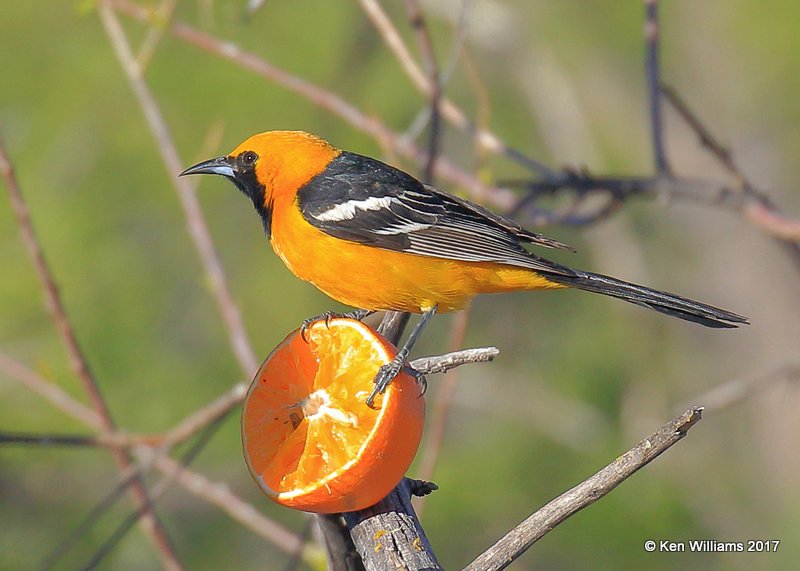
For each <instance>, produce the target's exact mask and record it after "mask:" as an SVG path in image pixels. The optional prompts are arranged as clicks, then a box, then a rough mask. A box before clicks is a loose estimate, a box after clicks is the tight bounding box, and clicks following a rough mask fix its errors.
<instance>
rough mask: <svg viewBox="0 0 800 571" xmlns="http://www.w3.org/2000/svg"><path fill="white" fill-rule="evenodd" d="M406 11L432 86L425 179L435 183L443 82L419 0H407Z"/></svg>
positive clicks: (427, 182)
mask: <svg viewBox="0 0 800 571" xmlns="http://www.w3.org/2000/svg"><path fill="white" fill-rule="evenodd" d="M405 5H406V12H407V13H408V18H409V20H410V21H411V27H412V28H413V30H414V31H415V32H416V36H417V45H418V46H419V51H420V54H421V56H422V61H423V65H424V66H425V73H426V74H427V76H428V85H429V86H430V89H429V94H428V100H429V108H430V128H429V132H428V133H429V134H428V153H427V157H426V159H425V168H424V169H423V170H422V172H423V179H422V180H423V181H424V182H425V183H426V184H433V173H434V172H435V170H436V158H437V156H438V154H439V146H440V141H441V130H440V117H441V115H440V113H439V105H440V102H441V99H442V84H441V82H440V80H439V64H438V62H437V61H436V53H435V51H434V49H433V41H432V40H431V35H430V31H429V30H428V24H427V23H426V21H425V16H424V15H423V14H422V8H421V7H420V5H419V2H418V0H405Z"/></svg>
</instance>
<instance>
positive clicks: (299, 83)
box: [112, 0, 517, 210]
mask: <svg viewBox="0 0 800 571" xmlns="http://www.w3.org/2000/svg"><path fill="white" fill-rule="evenodd" d="M112 2H113V5H114V6H115V7H116V8H117V9H118V10H119V12H120V13H121V14H124V15H125V16H127V17H129V18H132V19H134V20H137V21H139V22H143V23H147V22H149V21H150V19H151V15H150V12H149V11H148V10H146V9H145V8H143V7H142V6H139V5H138V4H136V3H135V2H130V1H129V0H112ZM169 31H170V33H171V34H172V35H173V36H174V37H176V38H178V39H179V40H182V41H184V42H186V43H188V44H190V45H192V46H194V47H196V48H198V49H200V50H203V51H205V52H208V53H210V54H213V55H215V56H217V57H220V58H222V59H224V60H228V61H231V62H233V63H235V64H237V65H239V66H241V67H243V68H244V69H247V70H249V71H252V72H253V73H256V74H257V75H259V76H261V77H264V78H265V79H267V80H269V81H271V82H273V83H275V84H277V85H280V86H282V87H284V88H285V89H288V90H290V91H292V92H294V93H296V94H298V95H300V96H302V97H304V98H305V99H307V100H308V101H310V102H312V103H313V104H314V105H316V106H318V107H319V108H320V109H324V110H326V111H329V112H331V113H333V114H334V115H336V116H338V117H340V118H341V119H343V120H344V121H346V122H347V123H349V124H350V125H351V126H352V127H354V128H356V129H358V130H359V131H362V132H364V133H367V134H369V135H370V136H371V137H373V138H374V139H375V140H377V141H380V142H383V143H386V144H389V145H390V146H391V147H392V149H393V150H394V151H395V152H397V153H398V154H400V155H402V156H404V157H407V158H411V159H413V160H415V161H420V162H423V161H424V160H425V153H424V151H422V150H420V149H419V148H417V147H416V146H415V145H413V144H412V143H411V142H410V141H408V140H407V139H406V138H405V137H402V136H401V135H398V134H397V133H395V132H393V131H392V130H391V129H389V128H388V127H387V126H386V125H385V124H383V123H382V122H381V121H380V120H379V119H378V118H377V117H375V116H373V115H367V114H365V113H363V112H361V111H360V110H359V109H357V108H356V107H354V106H353V105H351V104H350V103H348V102H347V101H345V100H344V99H342V98H341V97H339V96H338V95H336V94H334V93H332V92H330V91H328V90H326V89H323V88H321V87H319V86H318V85H314V84H313V83H311V82H309V81H307V80H305V79H303V78H301V77H298V76H297V75H294V74H291V73H289V72H287V71H286V70H284V69H281V68H279V67H277V66H275V65H273V64H272V63H270V62H268V61H267V60H265V59H264V58H262V57H259V56H258V55H256V54H254V53H252V52H248V51H245V50H243V49H242V48H240V47H239V46H238V45H236V44H234V43H232V42H226V41H222V40H220V39H218V38H215V37H214V36H211V35H209V34H206V33H205V32H202V31H200V30H198V29H197V28H194V27H192V26H189V25H188V24H184V23H182V22H174V23H172V24H171V25H170V26H169ZM508 152H511V151H508ZM436 175H437V176H439V177H442V178H443V179H446V180H448V181H450V182H451V183H453V184H457V185H460V186H461V187H463V188H465V189H467V190H468V191H470V192H471V193H473V194H481V195H485V196H486V198H487V202H489V203H491V204H492V205H493V206H495V207H497V208H499V209H501V210H510V209H511V208H512V207H513V205H514V204H516V202H517V197H516V196H515V195H514V193H512V192H509V191H506V190H504V189H499V188H491V189H488V188H487V186H486V185H485V184H483V183H482V182H481V181H479V180H478V179H476V178H475V177H474V176H472V175H470V174H468V173H466V172H465V171H464V170H462V169H460V168H458V167H457V166H455V165H454V164H453V163H451V162H450V161H448V160H446V159H444V158H443V157H440V158H439V159H438V160H437V161H436ZM489 190H491V192H489Z"/></svg>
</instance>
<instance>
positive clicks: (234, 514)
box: [143, 450, 301, 554]
mask: <svg viewBox="0 0 800 571" xmlns="http://www.w3.org/2000/svg"><path fill="white" fill-rule="evenodd" d="M143 452H144V453H145V454H147V453H148V451H147V450H143ZM155 465H156V467H157V468H158V469H159V470H160V471H161V472H162V473H164V474H176V476H175V481H176V482H177V483H178V484H180V485H181V486H183V487H184V488H185V489H186V490H187V491H188V492H190V493H191V494H193V495H195V496H197V497H198V498H200V499H202V500H204V501H206V502H208V503H209V504H212V505H215V506H217V507H218V508H220V509H221V510H222V511H224V512H225V513H226V514H228V515H229V516H230V517H231V518H232V519H233V520H235V521H237V522H239V523H240V524H241V525H243V526H244V527H246V528H247V529H249V530H250V531H252V532H254V533H255V534H257V535H259V536H261V537H263V538H265V539H267V540H268V541H270V542H271V543H272V544H274V545H275V546H276V547H278V548H279V549H281V550H283V551H284V552H286V553H290V554H291V553H295V552H296V551H297V550H298V549H299V548H300V544H301V540H300V538H299V537H298V536H297V535H296V534H294V533H292V532H291V531H289V530H287V529H286V528H284V527H283V526H281V525H280V524H278V523H275V522H274V521H272V520H271V519H269V518H267V517H266V516H264V515H263V514H262V513H261V512H260V511H258V510H257V509H256V508H255V507H253V505H252V504H250V503H248V502H246V501H244V500H243V499H241V498H240V497H239V496H237V495H236V494H234V493H233V492H232V491H231V489H230V488H229V487H228V485H227V484H225V483H222V482H214V481H211V480H209V479H208V478H206V477H205V476H203V475H202V474H199V473H197V472H194V471H192V470H189V469H187V468H184V467H182V466H181V465H180V463H179V462H177V461H176V460H173V459H172V458H169V457H167V456H162V457H160V458H157V459H156V460H155Z"/></svg>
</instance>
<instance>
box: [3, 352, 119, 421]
mask: <svg viewBox="0 0 800 571" xmlns="http://www.w3.org/2000/svg"><path fill="white" fill-rule="evenodd" d="M0 372H2V373H3V374H4V375H6V376H8V377H9V378H11V379H14V380H16V381H17V382H19V383H21V384H23V385H24V386H26V387H28V388H29V389H30V390H32V391H33V392H35V393H36V394H38V395H39V396H41V397H42V398H44V399H45V400H46V401H48V402H50V404H52V405H53V406H55V407H56V408H58V409H59V410H62V411H64V412H65V413H67V414H68V415H69V416H71V417H72V418H74V419H75V420H77V421H79V422H83V423H85V424H87V425H89V427H90V428H92V429H94V430H97V431H102V430H104V429H105V424H104V423H103V419H102V418H101V416H100V414H99V413H97V412H96V411H95V410H93V409H91V408H89V407H88V406H86V405H85V404H83V403H82V402H79V401H77V400H75V399H74V398H73V397H72V396H70V395H69V394H68V393H67V392H66V391H65V390H64V389H62V388H61V387H59V386H57V385H55V384H53V383H51V382H49V381H46V380H45V379H43V378H42V377H40V376H39V375H37V374H36V373H35V372H34V371H32V370H31V369H29V368H28V367H26V366H25V365H23V364H22V363H20V362H19V361H17V360H15V359H12V358H11V357H10V356H8V355H6V354H5V353H0Z"/></svg>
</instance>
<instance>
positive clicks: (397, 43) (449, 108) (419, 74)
mask: <svg viewBox="0 0 800 571" xmlns="http://www.w3.org/2000/svg"><path fill="white" fill-rule="evenodd" d="M359 3H360V4H361V7H362V8H363V9H364V12H365V13H366V14H367V16H368V17H369V19H370V21H371V22H372V23H373V25H374V26H375V29H377V30H378V32H379V33H380V35H381V37H382V38H383V40H384V42H385V43H386V45H387V47H388V48H389V50H390V51H391V52H392V54H393V55H394V56H395V59H397V61H398V62H399V63H400V67H401V68H402V69H403V71H404V72H405V73H406V75H407V76H408V77H409V79H411V83H412V84H413V85H414V87H416V88H417V89H418V90H419V91H420V93H422V94H423V95H425V97H427V98H430V96H431V92H432V91H433V89H434V87H433V85H432V84H431V83H430V81H429V79H428V77H426V75H425V73H424V72H423V71H422V70H421V69H420V68H419V66H418V65H417V64H416V62H415V61H414V58H413V57H412V56H411V52H410V51H409V49H408V47H406V45H405V42H404V41H403V38H402V37H401V36H400V33H399V32H398V31H397V28H395V26H394V24H393V23H392V21H391V19H390V18H389V16H388V15H387V14H386V12H385V11H384V10H383V8H382V7H381V5H380V4H379V3H378V2H377V0H359ZM440 108H441V111H442V115H443V116H444V117H445V118H446V119H447V120H448V121H450V122H451V123H452V124H453V125H454V126H455V127H457V128H459V129H461V130H462V131H464V132H466V133H469V134H470V135H471V136H473V137H475V138H476V140H477V141H478V143H479V144H480V145H481V146H483V147H485V148H486V149H488V150H490V151H492V152H495V153H498V154H502V155H504V156H507V157H508V158H510V159H511V160H513V161H515V162H517V163H519V164H521V165H522V166H524V167H526V168H528V169H530V170H532V171H533V172H536V173H538V174H539V175H540V176H542V177H544V178H549V177H550V176H553V175H557V174H558V173H556V172H555V171H553V170H551V169H550V168H549V167H547V166H546V165H544V164H543V163H540V162H539V161H536V160H534V159H532V158H530V157H527V156H525V155H524V154H522V153H521V152H519V151H517V150H515V149H512V148H510V147H508V146H507V145H506V144H505V143H503V142H502V140H501V139H500V138H499V137H498V136H497V135H495V134H494V133H492V132H491V131H488V130H486V129H481V128H479V127H477V126H476V125H475V124H474V123H472V121H470V120H469V118H468V117H467V115H466V114H465V113H464V112H463V111H462V110H461V109H460V108H459V107H458V106H457V105H456V104H455V103H453V102H452V101H451V100H450V99H448V98H446V97H442V98H441V101H440Z"/></svg>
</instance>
